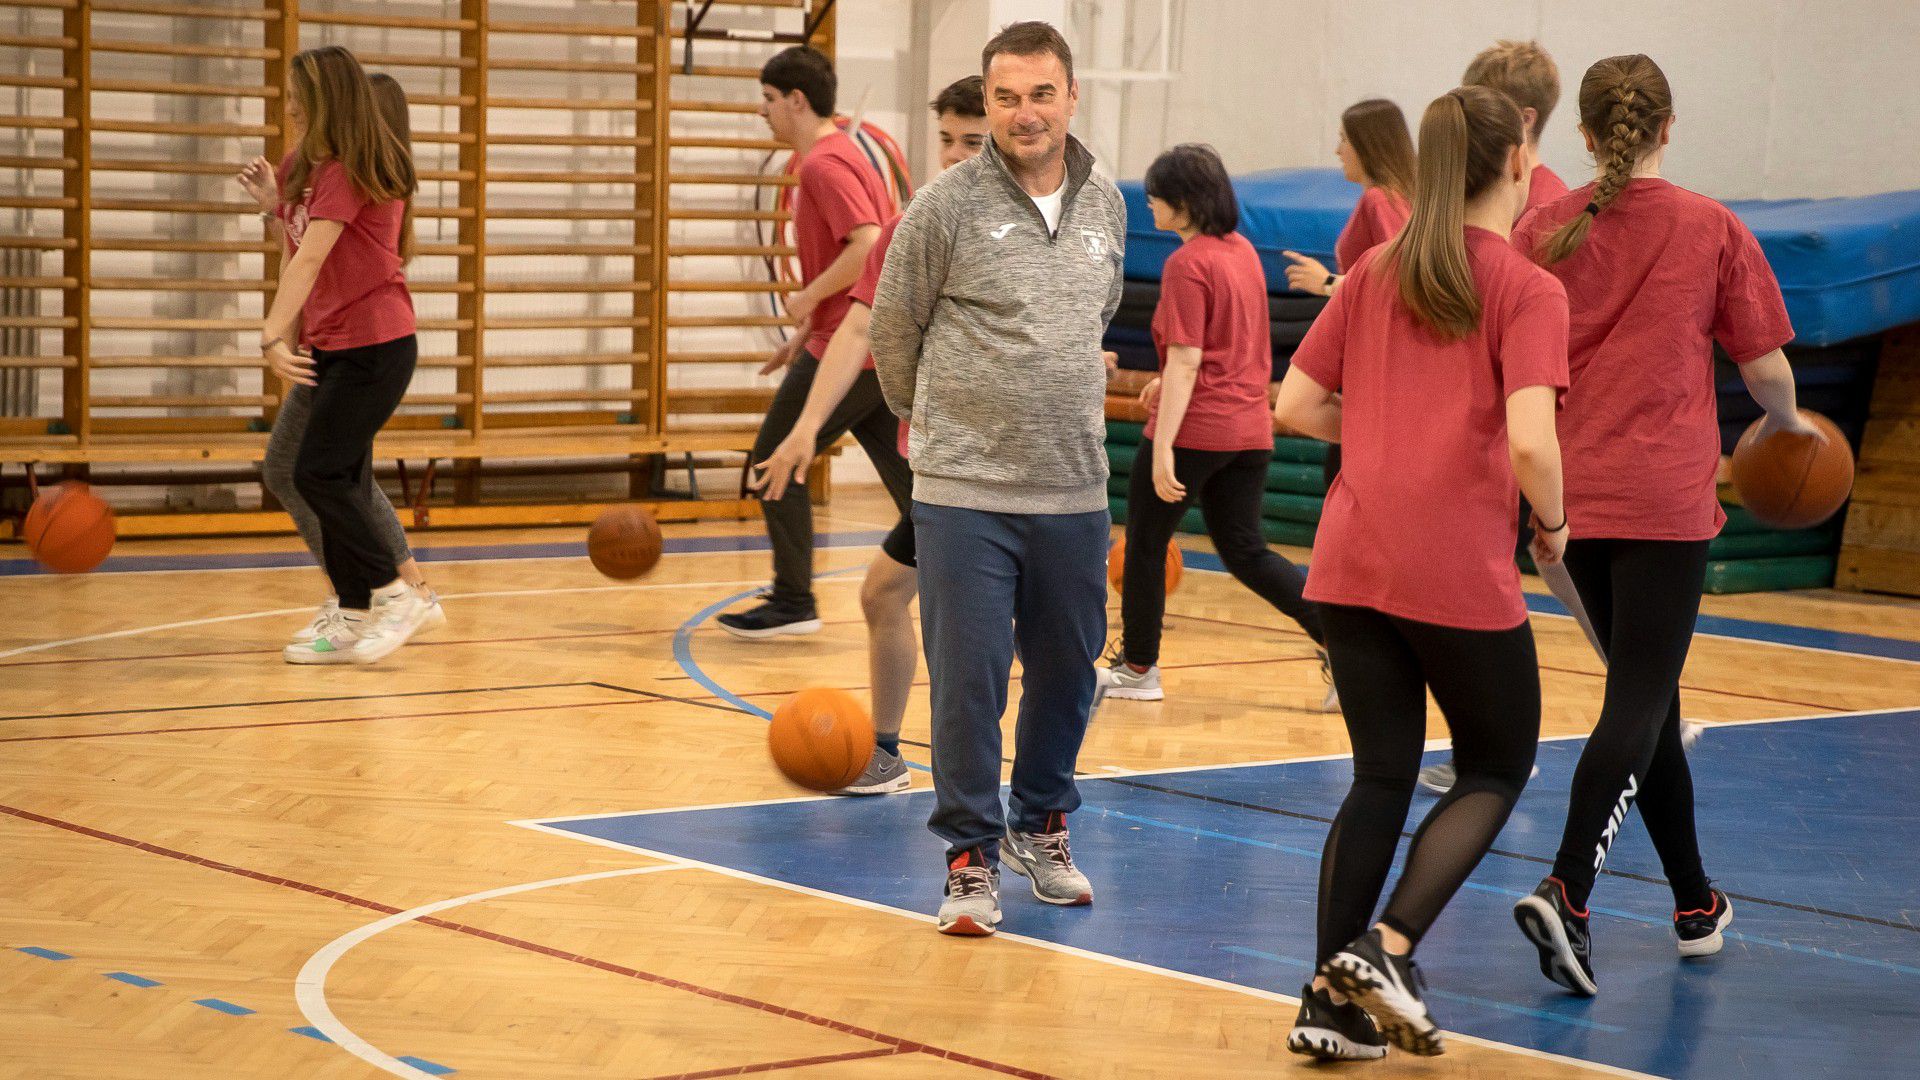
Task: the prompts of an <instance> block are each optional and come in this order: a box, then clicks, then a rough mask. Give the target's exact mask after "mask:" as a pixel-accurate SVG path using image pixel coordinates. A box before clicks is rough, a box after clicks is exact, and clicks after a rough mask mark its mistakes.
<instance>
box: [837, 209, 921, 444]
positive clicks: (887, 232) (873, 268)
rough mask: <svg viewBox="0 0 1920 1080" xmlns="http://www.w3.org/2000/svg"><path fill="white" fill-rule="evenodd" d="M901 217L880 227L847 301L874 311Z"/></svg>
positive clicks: (903, 437)
mask: <svg viewBox="0 0 1920 1080" xmlns="http://www.w3.org/2000/svg"><path fill="white" fill-rule="evenodd" d="M901 216H902V215H900V214H895V215H893V216H892V217H891V218H888V219H887V223H886V224H885V225H882V226H880V238H879V239H878V240H875V241H874V242H873V250H872V251H869V252H867V264H866V265H865V266H863V267H861V268H860V280H859V281H856V282H854V283H853V288H851V289H848V290H847V300H848V301H850V302H851V303H855V304H859V305H860V306H861V307H864V308H866V309H867V310H868V311H872V310H873V295H874V293H876V292H879V291H880V271H882V270H884V269H886V265H887V245H889V244H891V243H893V231H894V230H895V229H898V228H899V227H900V218H901ZM864 367H865V369H866V370H868V371H872V370H873V352H872V351H871V350H869V351H868V352H867V360H866V364H865V365H864ZM900 456H901V457H906V456H907V422H906V421H905V420H902V421H900Z"/></svg>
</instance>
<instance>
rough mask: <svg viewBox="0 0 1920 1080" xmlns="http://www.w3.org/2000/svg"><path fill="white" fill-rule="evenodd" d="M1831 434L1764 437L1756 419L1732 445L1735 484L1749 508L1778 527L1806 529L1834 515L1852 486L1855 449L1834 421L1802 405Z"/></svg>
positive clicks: (1802, 414)
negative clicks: (1822, 436) (1825, 439)
mask: <svg viewBox="0 0 1920 1080" xmlns="http://www.w3.org/2000/svg"><path fill="white" fill-rule="evenodd" d="M1800 415H1801V416H1804V417H1806V418H1807V419H1808V420H1811V421H1812V422H1813V425H1814V426H1815V427H1817V428H1819V429H1820V432H1821V434H1823V435H1825V436H1826V437H1827V441H1826V442H1824V443H1822V442H1820V441H1819V440H1817V439H1814V438H1811V437H1809V436H1806V435H1790V434H1787V433H1786V432H1776V433H1775V434H1773V435H1772V436H1769V437H1768V438H1767V439H1766V440H1765V441H1762V440H1761V439H1760V438H1759V434H1760V425H1761V424H1763V423H1765V419H1764V418H1762V419H1760V420H1755V421H1754V422H1753V424H1752V426H1750V427H1748V428H1747V430H1746V433H1745V434H1743V435H1741V436H1740V442H1739V443H1738V444H1736V445H1735V446H1734V448H1733V487H1734V490H1736V491H1738V492H1739V493H1740V502H1741V504H1742V505H1744V506H1745V507H1746V508H1747V511H1748V512H1749V513H1751V514H1752V515H1753V516H1754V517H1756V518H1759V519H1760V520H1761V521H1764V522H1766V523H1767V524H1768V525H1772V526H1773V527H1774V528H1777V529H1805V528H1810V527H1812V526H1814V525H1818V524H1820V523H1821V522H1823V521H1825V520H1827V519H1828V518H1830V517H1832V516H1833V515H1834V514H1835V513H1837V512H1838V511H1839V509H1840V507H1842V506H1844V505H1845V504H1846V501H1847V494H1848V492H1850V491H1852V490H1853V450H1852V448H1850V447H1848V446H1847V437H1846V436H1845V435H1842V434H1841V433H1840V429H1839V428H1837V427H1834V426H1833V421H1831V420H1829V419H1827V418H1826V417H1824V416H1821V415H1820V414H1819V413H1817V412H1811V411H1809V410H1807V409H1801V410H1800Z"/></svg>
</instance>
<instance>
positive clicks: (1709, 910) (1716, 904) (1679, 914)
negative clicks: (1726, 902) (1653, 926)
mask: <svg viewBox="0 0 1920 1080" xmlns="http://www.w3.org/2000/svg"><path fill="white" fill-rule="evenodd" d="M1712 896H1713V905H1712V906H1711V907H1706V908H1702V909H1701V910H1699V911H1676V912H1674V913H1673V921H1674V922H1679V921H1680V920H1681V919H1684V918H1686V917H1687V916H1689V915H1711V914H1713V913H1714V912H1716V911H1719V910H1720V894H1719V893H1713V894H1712Z"/></svg>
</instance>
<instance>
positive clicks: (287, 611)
mask: <svg viewBox="0 0 1920 1080" xmlns="http://www.w3.org/2000/svg"><path fill="white" fill-rule="evenodd" d="M858 580H860V579H859V578H848V577H830V578H821V579H820V583H822V584H829V583H834V584H837V583H839V582H844V581H858ZM765 582H766V579H765V578H754V579H752V580H751V581H748V580H741V581H675V582H669V583H666V584H661V585H575V586H568V587H566V588H555V589H498V590H495V591H492V592H471V593H441V594H439V595H440V599H442V600H479V599H485V598H491V597H501V596H559V595H563V594H566V593H583V592H648V591H653V590H659V589H730V588H735V587H738V586H746V585H761V584H764V583H765ZM312 610H313V608H312V606H311V605H309V606H307V607H297V608H275V609H274V610H272V611H247V612H242V613H240V614H238V615H213V616H209V617H208V618H204V619H187V620H185V621H183V622H170V623H158V624H155V625H153V626H136V627H132V628H130V629H127V630H111V631H108V632H106V633H103V634H87V635H85V636H83V637H72V638H62V639H60V640H58V641H43V642H40V643H39V644H37V645H21V646H19V647H18V648H13V649H6V650H0V660H6V659H8V658H10V657H15V656H24V655H25V654H27V653H37V652H46V651H47V650H49V649H61V648H65V647H67V646H68V645H84V644H87V643H88V642H93V641H112V640H114V639H116V638H127V637H138V636H140V635H141V634H153V633H158V632H160V631H162V630H188V629H192V628H193V627H196V626H212V625H214V624H216V623H229V622H244V621H246V620H247V619H265V618H274V617H278V616H282V615H304V614H307V613H309V612H311V611H312Z"/></svg>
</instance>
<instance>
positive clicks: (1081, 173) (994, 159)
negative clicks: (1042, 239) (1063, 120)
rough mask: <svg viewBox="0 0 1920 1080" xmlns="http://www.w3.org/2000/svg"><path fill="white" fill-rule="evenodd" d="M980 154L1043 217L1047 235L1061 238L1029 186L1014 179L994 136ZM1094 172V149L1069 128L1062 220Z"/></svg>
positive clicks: (1039, 216)
mask: <svg viewBox="0 0 1920 1080" xmlns="http://www.w3.org/2000/svg"><path fill="white" fill-rule="evenodd" d="M980 156H981V157H982V158H983V159H985V160H986V162H987V164H988V167H989V168H991V169H992V170H993V172H994V174H995V175H996V176H998V177H999V178H1000V182H1001V183H1002V184H1004V185H1006V188H1007V190H1008V192H1010V193H1011V194H1012V195H1013V196H1015V198H1016V199H1017V200H1018V201H1020V202H1022V203H1025V204H1026V206H1027V209H1028V210H1029V211H1030V212H1031V213H1032V214H1033V216H1034V217H1035V218H1038V219H1039V221H1040V231H1041V233H1042V234H1043V235H1045V236H1046V237H1047V239H1048V240H1049V241H1050V242H1051V241H1053V240H1055V239H1057V237H1055V236H1054V233H1053V230H1051V229H1049V228H1047V219H1046V215H1044V214H1042V213H1040V207H1039V206H1038V205H1037V204H1035V203H1034V201H1033V196H1031V195H1029V194H1027V192H1026V189H1025V188H1022V187H1021V186H1020V181H1018V180H1016V179H1014V177H1013V171H1012V170H1011V169H1009V168H1007V159H1006V158H1005V157H1003V156H1001V154H1000V146H999V144H998V143H996V142H994V141H993V137H992V136H988V138H987V145H986V146H985V147H983V148H982V149H981V151H980ZM1092 175H1093V151H1091V150H1088V149H1087V147H1086V144H1084V143H1082V142H1081V141H1080V140H1079V139H1078V138H1076V137H1074V135H1073V133H1071V132H1069V133H1068V134H1067V180H1066V184H1065V188H1066V190H1065V191H1064V192H1062V193H1061V196H1060V220H1061V221H1062V222H1064V221H1066V220H1067V213H1068V211H1070V210H1072V209H1073V202H1074V199H1075V197H1076V196H1078V195H1079V194H1080V189H1081V188H1083V187H1085V186H1086V184H1087V179H1088V178H1089V177H1091V176H1092Z"/></svg>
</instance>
